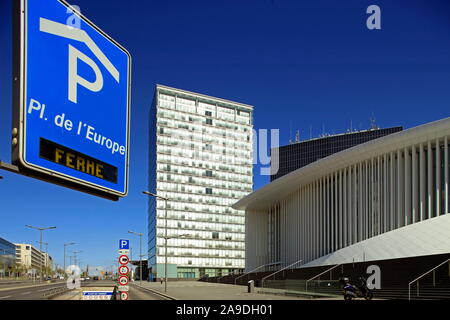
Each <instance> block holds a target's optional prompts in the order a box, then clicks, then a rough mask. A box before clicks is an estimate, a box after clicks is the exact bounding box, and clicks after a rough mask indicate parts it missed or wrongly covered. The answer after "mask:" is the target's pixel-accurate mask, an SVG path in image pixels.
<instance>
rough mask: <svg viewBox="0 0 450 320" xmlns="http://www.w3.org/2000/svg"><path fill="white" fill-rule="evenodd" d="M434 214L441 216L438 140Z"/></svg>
mask: <svg viewBox="0 0 450 320" xmlns="http://www.w3.org/2000/svg"><path fill="white" fill-rule="evenodd" d="M435 159H436V212H435V213H434V216H435V217H437V216H439V215H440V214H441V147H440V142H439V138H438V139H436V157H435Z"/></svg>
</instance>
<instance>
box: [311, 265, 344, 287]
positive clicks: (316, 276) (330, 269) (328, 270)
mask: <svg viewBox="0 0 450 320" xmlns="http://www.w3.org/2000/svg"><path fill="white" fill-rule="evenodd" d="M340 265H342V263H340V264H337V265H335V266H333V267H331V268H329V269H327V270H325V271H323V272H321V273H319V274H318V275H315V276H314V277H312V278H310V279H308V280H306V284H305V290H306V292H308V282H310V281H312V280H314V279H316V278H318V277H320V276H321V275H323V274H325V273H327V272H331V271H332V270H333V269H335V268H337V267H339V266H340ZM330 280H331V277H330Z"/></svg>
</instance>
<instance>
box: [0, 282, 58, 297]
mask: <svg viewBox="0 0 450 320" xmlns="http://www.w3.org/2000/svg"><path fill="white" fill-rule="evenodd" d="M64 286H66V283H65V282H58V283H51V284H38V283H36V284H28V283H25V284H24V283H18V284H17V286H14V287H13V288H10V287H9V285H8V286H1V287H0V301H1V300H41V299H45V293H48V291H49V290H53V289H55V288H59V287H64Z"/></svg>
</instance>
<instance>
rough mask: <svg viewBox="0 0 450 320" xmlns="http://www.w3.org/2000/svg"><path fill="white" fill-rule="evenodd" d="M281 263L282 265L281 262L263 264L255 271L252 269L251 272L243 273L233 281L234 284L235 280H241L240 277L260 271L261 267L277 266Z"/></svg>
mask: <svg viewBox="0 0 450 320" xmlns="http://www.w3.org/2000/svg"><path fill="white" fill-rule="evenodd" d="M281 263H282V262H281V261H278V262H271V263H266V264H263V265H261V266H259V267H257V268H255V269H253V270H251V271H249V272H247V273H244V274H242V275H240V276H239V277H237V278H236V279H234V284H236V280H237V279H239V278H242V277H243V276H245V275H249V274H250V273H252V272H255V271H256V270H258V269H260V268H262V267H267V266H276V265H279V264H281Z"/></svg>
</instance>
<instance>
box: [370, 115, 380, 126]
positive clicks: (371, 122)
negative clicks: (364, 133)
mask: <svg viewBox="0 0 450 320" xmlns="http://www.w3.org/2000/svg"><path fill="white" fill-rule="evenodd" d="M377 129H380V128H379V127H378V126H377V122H376V120H375V116H374V115H373V112H372V117H370V130H377Z"/></svg>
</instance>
